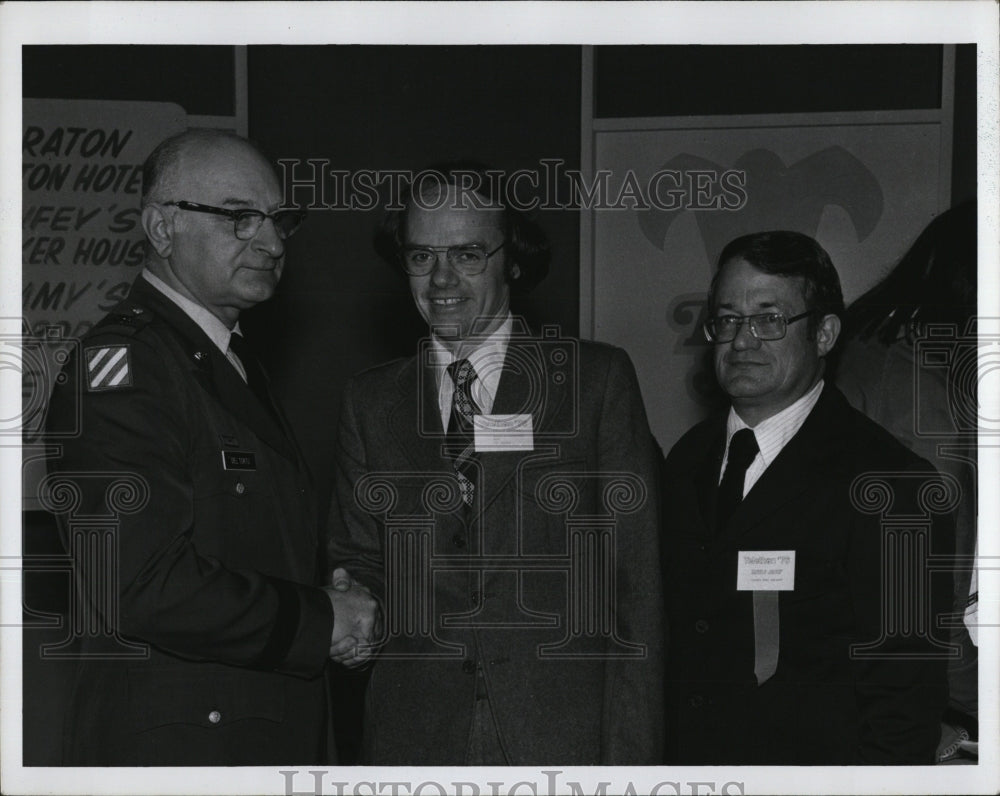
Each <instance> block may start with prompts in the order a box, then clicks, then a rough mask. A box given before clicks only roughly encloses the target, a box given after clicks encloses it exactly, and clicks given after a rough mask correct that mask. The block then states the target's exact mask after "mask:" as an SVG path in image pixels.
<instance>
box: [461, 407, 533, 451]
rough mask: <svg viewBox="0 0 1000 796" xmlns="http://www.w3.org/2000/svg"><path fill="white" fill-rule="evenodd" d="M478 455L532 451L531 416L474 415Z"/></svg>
mask: <svg viewBox="0 0 1000 796" xmlns="http://www.w3.org/2000/svg"><path fill="white" fill-rule="evenodd" d="M472 421H473V428H474V430H475V433H476V437H475V444H476V453H489V452H491V451H493V452H497V451H532V450H534V449H535V437H534V432H533V430H532V424H531V415H474V416H473V418H472Z"/></svg>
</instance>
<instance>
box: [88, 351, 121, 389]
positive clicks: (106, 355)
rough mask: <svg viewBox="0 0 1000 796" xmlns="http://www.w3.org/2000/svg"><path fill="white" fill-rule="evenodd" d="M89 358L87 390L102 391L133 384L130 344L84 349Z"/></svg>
mask: <svg viewBox="0 0 1000 796" xmlns="http://www.w3.org/2000/svg"><path fill="white" fill-rule="evenodd" d="M83 353H84V358H85V359H86V360H87V390H88V391H89V392H102V391H106V390H119V389H121V388H122V387H131V386H132V367H131V363H130V362H129V347H128V345H104V346H93V347H92V348H86V349H84V352H83Z"/></svg>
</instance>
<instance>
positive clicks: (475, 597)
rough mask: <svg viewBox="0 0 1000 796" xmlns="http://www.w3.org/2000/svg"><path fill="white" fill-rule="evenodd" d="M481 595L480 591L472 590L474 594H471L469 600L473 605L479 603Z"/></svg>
mask: <svg viewBox="0 0 1000 796" xmlns="http://www.w3.org/2000/svg"><path fill="white" fill-rule="evenodd" d="M479 596H480V595H479V592H477V591H474V592H472V594H470V595H469V602H471V603H472V604H473V605H479Z"/></svg>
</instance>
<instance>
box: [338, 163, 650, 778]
mask: <svg viewBox="0 0 1000 796" xmlns="http://www.w3.org/2000/svg"><path fill="white" fill-rule="evenodd" d="M421 174H423V175H425V176H427V175H428V174H429V173H428V172H422V173H421ZM496 177H497V173H496V172H491V173H489V174H488V173H486V172H484V171H482V170H476V169H469V170H462V169H444V170H443V171H441V172H437V173H436V176H434V175H431V176H428V178H427V179H423V180H422V182H421V183H420V184H421V186H422V187H421V190H419V192H417V191H414V192H412V193H409V192H408V193H407V194H406V195H404V196H403V197H402V199H401V204H400V206H401V207H403V208H404V209H403V210H402V211H396V212H390V213H389V214H388V215H387V217H386V221H385V224H384V226H383V228H382V230H381V233H380V235H379V236H378V237H377V240H376V245H377V248H378V249H379V251H380V252H381V253H383V254H384V255H385V256H386V258H387V259H388V260H389V261H390V262H391V263H392V264H393V265H394V266H395V267H397V268H401V269H402V270H403V271H405V273H406V274H407V276H408V279H409V284H410V289H411V292H412V294H413V299H414V302H415V303H416V306H417V309H418V310H419V312H420V314H421V315H422V316H423V318H424V320H425V321H426V322H427V324H428V327H429V329H430V331H431V337H430V339H429V340H426V341H424V342H423V344H422V345H421V348H420V353H419V355H418V356H417V357H412V358H409V359H404V360H399V361H395V362H390V363H388V364H385V365H382V366H379V367H375V368H373V369H371V370H368V371H366V372H364V373H361V374H360V375H358V376H356V377H355V378H354V379H353V380H352V381H351V383H350V384H349V386H348V387H347V390H346V393H345V397H344V406H343V411H342V417H341V422H340V430H339V444H338V452H337V464H338V471H337V483H336V490H335V492H336V494H335V500H334V508H333V513H332V530H333V539H332V547H333V550H334V551H335V555H334V558H335V560H337V561H342V562H343V566H344V567H345V568H346V569H347V570H348V571H349V572H350V573H351V575H352V576H354V577H355V578H357V579H358V580H359V581H361V582H363V583H364V584H365V585H367V586H369V587H370V588H371V590H372V591H373V592H374V593H375V594H376V595H378V596H379V597H380V598H381V601H382V607H383V611H384V619H385V626H386V636H385V638H384V645H383V646H382V648H381V650H380V652H379V653H378V658H377V661H376V663H375V666H374V669H373V671H372V675H371V681H370V685H369V690H368V694H367V705H366V716H365V743H364V749H365V751H364V755H365V762H366V763H370V764H398V765H404V764H405V765H462V764H469V765H506V764H509V765H545V764H567V765H568V764H623V765H624V764H642V763H656V762H658V761H659V760H660V758H661V754H662V752H661V741H662V732H663V724H662V721H663V714H662V702H661V697H662V645H663V641H662V634H663V624H662V601H661V600H662V598H661V597H659V596H658V595H661V593H662V592H661V582H660V571H659V562H658V558H657V556H658V547H657V531H656V522H657V501H656V491H657V477H656V474H655V473H656V470H655V464H656V454H655V452H654V451H655V446H654V442H653V439H652V436H651V434H650V431H649V427H648V424H647V421H646V415H645V411H644V408H643V404H642V400H641V397H640V393H639V387H638V383H637V380H636V377H635V373H634V371H633V368H632V365H631V363H630V361H629V359H628V356H627V355H626V354H625V352H624V351H621V350H619V349H616V348H613V347H611V346H607V345H601V344H598V343H590V342H582V341H577V340H572V339H567V338H564V337H561V336H560V335H559V334H558V333H556V332H555V331H554V330H552V329H543V330H542V332H541V334H540V335H537V336H536V335H532V334H530V333H529V332H528V331H527V329H526V328H525V326H524V323H523V322H522V321H521V320H520V319H518V318H515V317H513V316H512V315H511V314H510V311H509V299H510V294H511V290H512V288H519V287H524V288H527V287H530V286H531V285H533V284H534V283H535V282H536V280H537V279H539V278H540V277H541V275H542V274H544V269H545V268H546V267H547V262H548V249H547V244H546V242H545V239H544V236H543V235H542V233H541V230H540V229H538V228H537V226H535V225H534V224H531V223H529V222H528V221H527V220H526V219H525V218H524V217H523V216H522V215H521V214H520V213H518V212H517V211H516V210H515V209H514V208H512V207H511V206H510V205H509V203H508V202H507V201H505V199H506V198H507V197H506V196H505V193H504V183H503V182H502V181H500V180H496V179H495V178H496Z"/></svg>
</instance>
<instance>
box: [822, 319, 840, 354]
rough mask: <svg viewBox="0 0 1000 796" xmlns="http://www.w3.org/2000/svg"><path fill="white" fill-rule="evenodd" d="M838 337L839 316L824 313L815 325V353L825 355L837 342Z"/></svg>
mask: <svg viewBox="0 0 1000 796" xmlns="http://www.w3.org/2000/svg"><path fill="white" fill-rule="evenodd" d="M838 337H840V318H838V317H837V316H836V315H824V316H823V320H821V321H820V322H819V326H818V327H816V353H817V354H819V355H820V356H821V357H825V356H826V355H827V354H829V353H830V352H831V351H833V347H834V346H835V345H836V344H837V338H838Z"/></svg>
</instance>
